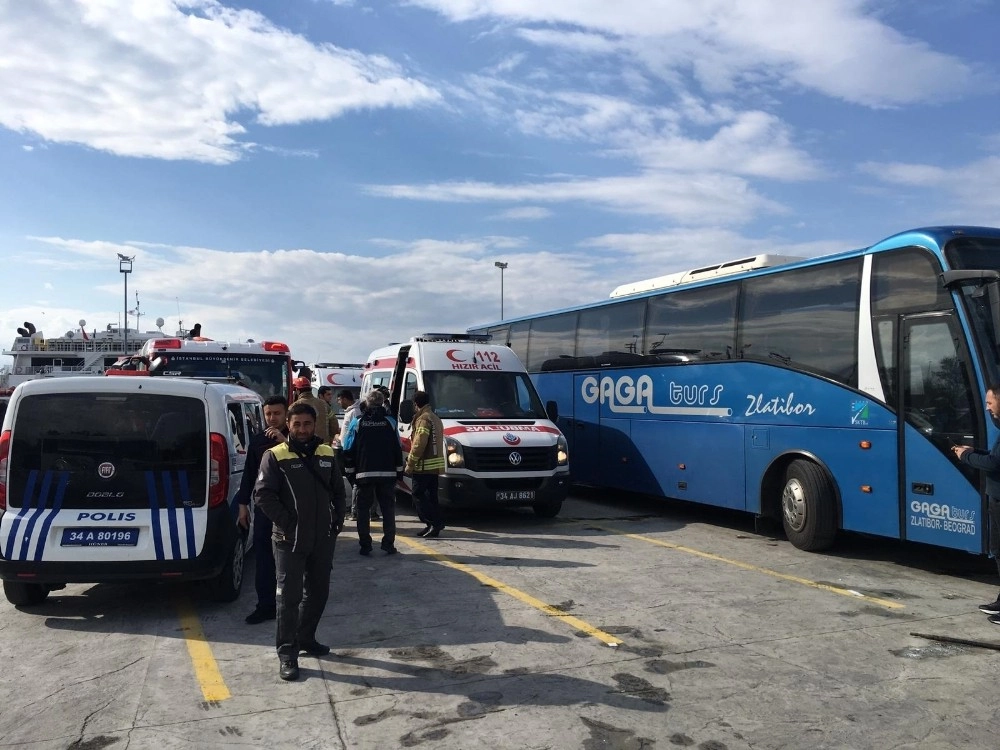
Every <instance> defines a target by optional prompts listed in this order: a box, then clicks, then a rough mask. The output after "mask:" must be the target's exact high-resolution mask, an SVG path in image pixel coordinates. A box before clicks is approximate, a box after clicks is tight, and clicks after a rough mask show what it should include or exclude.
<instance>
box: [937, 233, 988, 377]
mask: <svg viewBox="0 0 1000 750" xmlns="http://www.w3.org/2000/svg"><path fill="white" fill-rule="evenodd" d="M945 255H946V256H947V258H948V263H949V264H950V265H951V267H952V268H954V269H956V270H973V269H975V270H981V271H1000V242H998V241H997V240H994V239H985V238H972V237H962V238H959V239H956V240H952V241H951V242H949V243H948V245H947V247H946V248H945ZM983 292H984V289H983V288H982V287H977V286H975V285H973V284H970V285H965V286H962V287H961V293H962V299H963V300H964V302H965V306H966V311H967V312H968V314H969V319H970V320H971V321H972V329H973V335H974V336H975V338H976V343H977V344H978V347H977V348H978V349H979V351H980V352H982V355H983V365H984V366H985V367H986V371H987V373H988V377H987V381H988V382H990V383H996V382H1000V344H998V342H1000V331H997V330H995V327H994V325H993V320H994V316H993V315H992V314H991V313H992V312H993V311H991V310H990V298H989V295H988V294H984V293H983Z"/></svg>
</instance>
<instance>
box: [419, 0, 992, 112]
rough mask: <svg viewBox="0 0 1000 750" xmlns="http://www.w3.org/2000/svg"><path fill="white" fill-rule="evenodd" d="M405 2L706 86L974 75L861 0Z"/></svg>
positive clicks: (850, 97) (832, 86)
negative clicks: (623, 54) (516, 27)
mask: <svg viewBox="0 0 1000 750" xmlns="http://www.w3.org/2000/svg"><path fill="white" fill-rule="evenodd" d="M409 2H410V4H413V5H418V6H421V7H424V8H427V9H430V10H433V11H436V12H438V13H441V14H442V15H444V16H445V17H447V18H449V19H450V20H452V21H454V22H465V21H470V20H474V19H486V18H490V19H500V20H503V21H506V22H508V23H514V24H522V25H525V26H527V28H525V29H522V30H520V31H519V34H520V35H521V37H522V38H524V39H526V40H528V41H531V42H534V43H535V44H539V45H557V46H559V47H562V48H568V49H573V50H575V51H577V52H580V53H585V54H595V53H600V52H608V53H612V52H619V51H621V50H628V51H629V53H630V54H631V55H632V56H634V57H635V59H637V60H641V61H642V62H643V63H644V64H645V65H646V66H647V68H648V69H649V70H650V71H651V72H653V73H655V74H656V75H659V76H661V77H663V78H665V79H669V78H671V77H672V76H674V75H676V74H678V73H679V72H681V73H683V72H687V71H691V72H693V73H694V75H695V77H696V78H697V79H698V80H699V82H700V83H701V85H702V86H703V87H704V88H705V89H706V90H708V91H731V90H734V89H735V88H736V87H737V86H738V85H740V84H744V83H747V82H750V83H759V82H762V81H770V82H771V83H778V84H779V85H788V84H792V85H795V86H799V87H802V88H806V89H811V90H815V91H818V92H820V93H822V94H824V95H826V96H830V97H834V98H839V99H843V100H846V101H849V102H854V103H857V104H862V105H867V106H873V107H885V106H896V105H901V104H907V103H913V102H922V101H936V100H939V99H940V98H942V97H945V98H949V97H952V96H956V95H958V94H959V93H961V92H962V91H964V90H968V89H969V88H970V87H972V86H973V85H974V83H975V81H974V79H975V77H976V72H975V71H974V70H972V69H970V68H969V66H967V65H966V64H964V63H963V62H962V61H960V60H958V59H956V58H954V57H951V56H948V55H945V54H942V53H940V52H937V51H935V50H933V49H931V48H930V46H929V45H928V44H927V43H925V42H923V41H921V40H917V39H912V38H909V37H907V36H905V35H904V34H903V33H901V32H899V31H897V30H895V29H893V28H891V27H890V26H888V25H886V24H885V23H884V22H882V21H881V20H880V19H878V18H877V17H876V16H875V15H874V14H871V13H866V10H867V6H868V4H867V3H864V2H862V1H861V0H812V1H811V2H807V3H789V2H787V1H786V0H755V1H754V2H746V1H745V0H688V1H687V2H677V0H619V1H618V2H614V3H609V2H603V1H602V0H589V1H585V2H581V1H580V0H547V2H544V3H539V2H537V1H536V0H409ZM539 27H541V28H539ZM567 27H569V28H567Z"/></svg>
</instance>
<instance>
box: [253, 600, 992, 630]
mask: <svg viewBox="0 0 1000 750" xmlns="http://www.w3.org/2000/svg"><path fill="white" fill-rule="evenodd" d="M998 611H1000V610H998ZM276 616H277V613H276V612H275V609H274V605H273V604H272V605H271V606H270V607H268V606H267V605H263V604H258V605H257V608H256V609H255V610H254V611H253V612H251V613H250V614H248V615H247V619H246V624H247V625H259V624H260V623H262V622H267V621H268V620H273V619H274V618H275V617H276Z"/></svg>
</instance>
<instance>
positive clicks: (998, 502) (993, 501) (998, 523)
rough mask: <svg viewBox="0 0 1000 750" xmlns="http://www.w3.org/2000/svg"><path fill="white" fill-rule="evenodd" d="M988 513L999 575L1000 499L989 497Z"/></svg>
mask: <svg viewBox="0 0 1000 750" xmlns="http://www.w3.org/2000/svg"><path fill="white" fill-rule="evenodd" d="M986 512H987V513H988V514H989V516H990V557H992V558H993V561H994V562H995V563H996V564H997V574H1000V498H995V497H992V496H987V498H986ZM998 599H1000V597H998Z"/></svg>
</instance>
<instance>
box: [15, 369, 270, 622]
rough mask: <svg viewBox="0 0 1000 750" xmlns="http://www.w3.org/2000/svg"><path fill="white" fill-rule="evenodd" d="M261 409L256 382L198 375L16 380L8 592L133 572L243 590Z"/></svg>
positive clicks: (220, 591) (32, 595) (20, 596)
mask: <svg viewBox="0 0 1000 750" xmlns="http://www.w3.org/2000/svg"><path fill="white" fill-rule="evenodd" d="M261 411H262V410H261V398H260V396H259V395H258V394H257V393H255V392H254V391H252V390H250V389H248V388H243V387H240V386H237V385H230V384H225V383H210V382H205V381H203V380H198V379H194V378H162V377H161V378H150V377H124V376H108V377H102V378H95V377H66V378H55V379H41V380H32V381H29V382H26V383H23V384H21V385H20V386H18V387H17V388H16V389H15V391H14V394H13V396H12V397H11V400H10V407H9V408H8V409H7V414H6V415H5V417H4V420H3V431H2V433H0V578H2V579H3V588H4V594H5V595H6V597H7V599H8V600H9V601H10V602H11V603H12V604H16V605H31V604H39V603H41V602H42V601H43V600H44V599H45V597H46V596H47V595H48V593H49V591H51V590H54V589H59V588H62V587H63V585H64V584H66V583H100V582H110V581H119V580H127V579H167V580H178V579H207V580H208V581H209V583H210V587H211V590H212V594H213V596H214V597H215V598H216V599H218V600H220V601H232V600H234V599H236V598H237V597H238V596H239V593H240V588H241V586H242V583H243V559H244V554H245V552H246V549H247V547H248V545H249V538H252V537H250V535H247V534H244V533H242V532H241V531H240V530H239V529H238V527H237V524H236V515H237V514H236V510H237V509H236V507H235V505H234V502H235V495H236V491H237V490H238V489H239V485H240V479H241V478H242V475H243V469H244V466H245V464H246V452H247V445H248V443H249V441H250V436H251V434H252V433H253V432H254V431H255V430H257V429H259V428H260V426H261V424H262V414H261Z"/></svg>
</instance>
